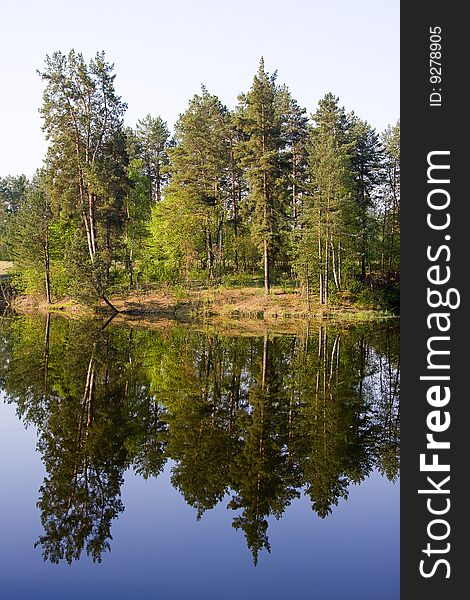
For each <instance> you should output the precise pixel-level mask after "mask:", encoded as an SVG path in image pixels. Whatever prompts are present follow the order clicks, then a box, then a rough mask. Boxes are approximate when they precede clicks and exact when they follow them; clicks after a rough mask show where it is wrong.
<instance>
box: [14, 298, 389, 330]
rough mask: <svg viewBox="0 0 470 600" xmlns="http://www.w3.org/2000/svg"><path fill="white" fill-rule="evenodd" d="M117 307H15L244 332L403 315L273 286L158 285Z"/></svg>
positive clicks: (23, 302)
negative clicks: (325, 301)
mask: <svg viewBox="0 0 470 600" xmlns="http://www.w3.org/2000/svg"><path fill="white" fill-rule="evenodd" d="M110 300H111V302H112V304H113V305H114V306H115V307H116V309H117V311H118V312H116V313H115V315H114V316H113V313H112V312H111V311H110V310H109V308H108V307H106V306H105V304H104V302H102V303H101V304H99V305H97V306H95V307H90V306H86V305H84V304H80V303H78V302H75V301H73V300H71V299H70V298H63V299H60V300H57V301H55V302H53V303H52V304H47V303H45V302H44V301H43V300H40V299H37V298H32V297H28V296H18V297H17V298H15V299H14V301H13V302H12V304H11V308H12V309H13V310H14V311H15V312H18V313H22V314H31V313H36V314H37V313H42V314H47V313H59V314H62V315H64V316H67V317H70V318H91V317H96V316H99V315H101V316H105V317H110V316H112V317H113V319H112V320H116V322H129V323H134V324H135V323H140V324H141V325H145V326H149V327H153V326H155V325H156V324H160V326H161V325H162V323H163V322H167V323H168V322H173V321H179V322H183V323H184V322H186V323H192V324H195V323H196V324H199V325H204V324H208V325H216V326H220V327H222V328H224V329H225V328H228V329H232V328H240V329H241V330H245V329H247V330H250V331H251V330H253V329H256V330H259V329H265V328H269V329H272V328H274V329H278V328H281V329H283V330H284V329H285V330H295V329H298V328H299V325H300V326H301V325H302V324H305V323H308V322H328V323H333V322H341V323H347V322H349V323H352V322H354V323H357V322H365V321H371V320H378V319H380V320H382V319H387V318H398V317H399V315H396V314H392V313H390V312H387V311H384V310H379V309H375V308H367V307H366V308H365V307H362V306H358V305H356V304H354V303H353V302H351V301H349V300H345V301H343V302H341V303H334V304H333V303H332V304H331V305H328V307H326V306H324V305H323V306H322V305H319V304H314V303H312V304H311V307H310V311H308V310H307V309H306V306H305V304H306V302H305V298H303V297H302V296H301V294H300V293H298V292H297V293H295V292H290V291H285V290H284V289H282V288H277V287H275V288H273V290H272V293H271V294H270V295H269V296H266V295H265V294H264V290H263V289H262V288H217V289H203V290H198V291H187V292H180V291H174V290H169V289H152V290H140V291H134V290H133V291H129V292H126V293H116V294H114V295H111V296H110Z"/></svg>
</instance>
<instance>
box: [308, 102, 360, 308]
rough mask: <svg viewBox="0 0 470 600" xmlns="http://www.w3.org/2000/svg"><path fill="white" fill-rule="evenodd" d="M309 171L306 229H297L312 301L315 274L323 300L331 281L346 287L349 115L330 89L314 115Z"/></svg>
mask: <svg viewBox="0 0 470 600" xmlns="http://www.w3.org/2000/svg"><path fill="white" fill-rule="evenodd" d="M312 118H313V120H314V121H315V126H314V127H313V128H312V129H311V130H310V142H309V154H308V175H309V188H310V189H309V194H308V195H307V196H306V198H305V202H304V206H303V211H302V216H301V229H300V231H299V232H298V234H297V240H298V248H297V256H298V257H299V258H300V261H299V262H300V265H299V267H298V271H299V274H300V275H301V278H302V279H303V281H304V282H305V284H306V288H307V290H306V291H307V301H308V299H309V295H310V283H311V282H312V275H313V274H315V275H316V277H317V280H318V292H319V301H320V304H328V301H329V297H330V291H331V289H330V288H331V283H332V282H333V283H334V287H335V289H336V290H337V291H341V289H342V287H343V277H344V272H343V253H344V251H345V250H346V249H347V248H348V246H349V245H350V240H349V239H348V233H349V232H348V231H347V226H346V224H347V222H348V220H349V221H351V210H352V207H351V192H352V185H353V180H352V172H351V168H350V152H351V144H350V143H349V142H348V138H347V132H348V120H347V116H346V114H345V111H344V109H343V108H341V107H339V105H338V98H336V97H335V96H333V95H332V94H326V95H325V97H324V98H323V99H322V100H320V102H319V106H318V110H317V111H316V112H315V114H314V115H312Z"/></svg>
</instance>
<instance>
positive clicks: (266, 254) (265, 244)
mask: <svg viewBox="0 0 470 600" xmlns="http://www.w3.org/2000/svg"><path fill="white" fill-rule="evenodd" d="M263 256H264V293H265V294H266V295H267V294H269V288H270V281H269V249H268V240H267V239H266V237H265V238H264V241H263Z"/></svg>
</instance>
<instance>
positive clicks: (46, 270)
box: [44, 233, 51, 304]
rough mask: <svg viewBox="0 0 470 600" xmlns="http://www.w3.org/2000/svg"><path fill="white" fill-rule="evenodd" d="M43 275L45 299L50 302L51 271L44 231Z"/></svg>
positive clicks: (47, 243)
mask: <svg viewBox="0 0 470 600" xmlns="http://www.w3.org/2000/svg"><path fill="white" fill-rule="evenodd" d="M44 275H45V284H46V300H47V303H48V304H50V303H51V273H50V257H49V237H48V235H47V233H46V241H45V243H44Z"/></svg>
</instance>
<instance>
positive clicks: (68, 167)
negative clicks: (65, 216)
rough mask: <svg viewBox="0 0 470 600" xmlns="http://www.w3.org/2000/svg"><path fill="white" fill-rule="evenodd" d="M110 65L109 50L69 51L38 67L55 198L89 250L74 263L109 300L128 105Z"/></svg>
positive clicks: (124, 183)
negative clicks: (118, 90) (118, 92)
mask: <svg viewBox="0 0 470 600" xmlns="http://www.w3.org/2000/svg"><path fill="white" fill-rule="evenodd" d="M112 71H113V65H111V64H109V63H107V62H106V60H105V56H104V53H98V54H97V55H96V56H95V58H94V59H93V60H91V61H90V62H89V64H87V63H86V62H85V60H84V58H83V56H82V55H81V54H79V53H76V52H75V51H74V50H72V51H71V52H70V53H69V54H68V56H65V55H63V54H62V53H60V52H55V53H54V54H53V55H52V56H47V57H46V66H45V70H44V71H43V72H42V73H40V76H41V78H42V79H43V81H45V82H46V88H45V91H44V96H43V98H44V101H43V106H42V109H41V113H42V117H43V120H44V125H43V128H44V131H45V132H46V136H47V139H48V140H49V144H50V145H49V152H48V162H49V164H50V168H51V170H52V172H53V184H54V192H55V197H56V202H57V203H58V205H59V206H58V209H59V210H60V211H62V210H64V211H65V212H68V213H69V214H70V216H71V217H72V218H75V219H76V221H77V226H78V227H79V228H80V229H79V231H81V234H80V236H77V238H78V239H80V237H81V239H82V247H83V249H84V250H85V251H86V253H87V255H88V261H87V260H86V259H85V261H84V255H83V254H82V253H81V252H79V251H78V250H79V248H77V255H76V259H75V260H74V266H75V267H76V269H77V270H78V271H79V272H81V276H82V278H83V277H87V278H89V279H90V284H91V286H92V287H93V288H94V290H95V293H97V294H98V296H100V297H102V298H103V299H104V300H105V302H107V303H108V304H109V301H108V300H107V298H106V296H105V291H106V287H107V285H108V283H109V268H110V265H111V262H112V260H113V255H114V249H115V248H116V244H115V243H114V242H115V240H117V239H118V237H119V234H120V232H121V230H122V227H123V224H124V222H125V211H124V199H125V196H126V193H127V191H128V180H127V162H128V157H127V151H126V141H125V137H124V133H123V123H122V118H123V114H124V111H125V109H126V105H125V104H124V103H123V102H122V101H121V99H120V98H119V96H117V95H116V93H115V90H114V78H115V76H114V75H113V72H112ZM78 223H80V225H78ZM87 263H88V264H87ZM113 308H114V307H113Z"/></svg>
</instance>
